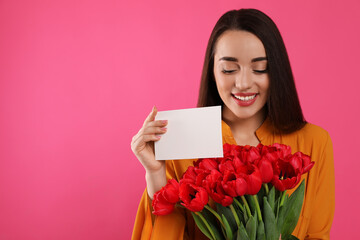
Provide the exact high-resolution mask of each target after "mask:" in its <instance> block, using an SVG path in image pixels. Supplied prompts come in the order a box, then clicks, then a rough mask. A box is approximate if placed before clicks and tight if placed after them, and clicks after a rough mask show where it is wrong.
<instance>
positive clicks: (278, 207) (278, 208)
mask: <svg viewBox="0 0 360 240" xmlns="http://www.w3.org/2000/svg"><path fill="white" fill-rule="evenodd" d="M282 194H283V192H280V201H278V202H277V208H276V221H277V217H278V216H279V210H280V202H281V199H282Z"/></svg>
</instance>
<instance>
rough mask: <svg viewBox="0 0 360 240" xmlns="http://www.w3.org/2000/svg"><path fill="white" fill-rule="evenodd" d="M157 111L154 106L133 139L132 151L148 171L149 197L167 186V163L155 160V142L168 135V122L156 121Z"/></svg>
mask: <svg viewBox="0 0 360 240" xmlns="http://www.w3.org/2000/svg"><path fill="white" fill-rule="evenodd" d="M156 113H157V109H156V107H155V106H154V107H153V109H152V111H151V113H150V114H149V116H147V118H146V119H145V121H144V124H143V126H142V127H141V129H140V130H139V132H138V133H137V134H136V135H135V136H134V137H133V138H132V141H131V150H132V151H133V153H134V154H135V156H136V157H137V159H138V160H139V161H140V163H141V164H142V165H143V167H144V168H145V171H146V183H147V191H148V194H149V196H150V197H151V198H152V196H153V195H154V193H155V192H156V191H158V190H160V189H161V187H163V186H164V185H165V184H166V168H165V161H158V160H155V152H154V142H155V141H158V140H159V139H160V138H161V136H159V135H157V134H164V133H166V128H165V126H166V125H167V121H166V120H156V121H155V116H156Z"/></svg>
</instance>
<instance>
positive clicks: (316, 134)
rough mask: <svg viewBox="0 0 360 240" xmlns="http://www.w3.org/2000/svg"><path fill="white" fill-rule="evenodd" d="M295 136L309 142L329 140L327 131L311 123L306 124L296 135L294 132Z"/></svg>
mask: <svg viewBox="0 0 360 240" xmlns="http://www.w3.org/2000/svg"><path fill="white" fill-rule="evenodd" d="M295 134H298V135H301V136H303V137H305V138H307V139H309V140H310V139H313V140H317V141H321V142H324V141H327V140H328V139H329V138H330V134H329V132H328V131H327V130H325V129H324V128H322V127H320V126H318V125H315V124H313V123H306V125H305V126H304V127H303V128H302V129H300V130H298V131H297V133H296V132H295Z"/></svg>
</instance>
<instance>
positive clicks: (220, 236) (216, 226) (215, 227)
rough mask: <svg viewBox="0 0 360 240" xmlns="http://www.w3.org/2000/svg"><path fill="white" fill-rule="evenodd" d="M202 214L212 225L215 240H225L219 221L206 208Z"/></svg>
mask: <svg viewBox="0 0 360 240" xmlns="http://www.w3.org/2000/svg"><path fill="white" fill-rule="evenodd" d="M201 213H202V215H203V216H204V218H205V219H206V220H207V222H208V224H209V225H210V227H211V229H212V231H213V233H214V235H215V239H217V240H218V239H219V240H224V239H225V237H224V236H223V234H222V230H221V224H220V223H219V222H218V221H217V218H216V217H215V216H214V215H213V214H212V213H211V212H210V211H209V210H207V209H206V208H204V209H203V210H202V212H201Z"/></svg>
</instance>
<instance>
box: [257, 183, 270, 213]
mask: <svg viewBox="0 0 360 240" xmlns="http://www.w3.org/2000/svg"><path fill="white" fill-rule="evenodd" d="M256 195H257V198H258V199H260V200H259V205H260V209H262V199H263V197H264V196H266V195H267V194H266V191H265V188H264V186H262V187H261V189H260V191H259V192H258V193H257V194H256Z"/></svg>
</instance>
